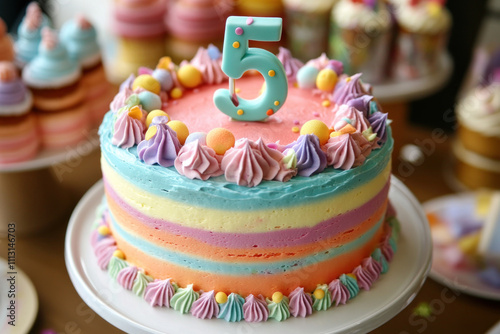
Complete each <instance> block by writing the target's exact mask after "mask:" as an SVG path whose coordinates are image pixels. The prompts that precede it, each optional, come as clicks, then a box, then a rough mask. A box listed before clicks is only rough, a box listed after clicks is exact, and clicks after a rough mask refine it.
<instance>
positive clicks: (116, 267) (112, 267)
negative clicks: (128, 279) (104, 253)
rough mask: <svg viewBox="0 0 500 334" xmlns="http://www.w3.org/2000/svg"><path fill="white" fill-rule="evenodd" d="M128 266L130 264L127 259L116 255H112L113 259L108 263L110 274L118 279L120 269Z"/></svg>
mask: <svg viewBox="0 0 500 334" xmlns="http://www.w3.org/2000/svg"><path fill="white" fill-rule="evenodd" d="M127 266H128V265H127V262H125V260H123V259H120V258H118V257H116V256H114V255H113V256H111V260H109V264H108V273H109V276H111V278H112V279H114V280H116V278H117V277H118V274H119V273H120V271H122V269H124V268H126V267H127Z"/></svg>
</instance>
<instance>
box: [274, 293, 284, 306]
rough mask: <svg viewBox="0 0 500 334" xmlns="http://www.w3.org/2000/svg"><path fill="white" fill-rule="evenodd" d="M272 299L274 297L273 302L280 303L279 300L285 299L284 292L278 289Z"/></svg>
mask: <svg viewBox="0 0 500 334" xmlns="http://www.w3.org/2000/svg"><path fill="white" fill-rule="evenodd" d="M272 299H273V302H275V303H276V304H278V303H279V302H281V301H282V300H283V294H282V293H281V292H279V291H276V292H275V293H273V297H272Z"/></svg>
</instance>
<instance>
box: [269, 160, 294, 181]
mask: <svg viewBox="0 0 500 334" xmlns="http://www.w3.org/2000/svg"><path fill="white" fill-rule="evenodd" d="M295 175H297V168H287V167H286V166H285V165H283V164H280V170H279V172H278V174H276V176H275V177H274V180H276V181H280V182H288V181H290V179H291V178H292V177H294V176H295Z"/></svg>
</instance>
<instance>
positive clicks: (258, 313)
mask: <svg viewBox="0 0 500 334" xmlns="http://www.w3.org/2000/svg"><path fill="white" fill-rule="evenodd" d="M243 317H244V318H245V320H246V321H248V322H261V321H267V318H268V317H269V309H268V308H267V303H266V300H265V299H264V297H262V295H259V296H258V297H255V296H254V295H252V294H250V295H248V296H247V297H246V298H245V304H243Z"/></svg>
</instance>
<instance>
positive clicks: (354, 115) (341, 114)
mask: <svg viewBox="0 0 500 334" xmlns="http://www.w3.org/2000/svg"><path fill="white" fill-rule="evenodd" d="M347 124H350V125H352V126H353V127H354V128H355V129H356V131H358V132H363V131H365V130H368V128H369V127H370V123H369V122H368V120H367V119H366V117H365V116H364V115H363V112H361V111H359V110H358V109H356V108H354V107H350V106H348V105H345V104H343V105H341V106H340V107H339V108H338V109H337V110H336V112H335V117H334V118H333V121H332V128H333V129H334V130H335V131H340V130H341V129H342V128H343V127H344V126H346V125H347Z"/></svg>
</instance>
